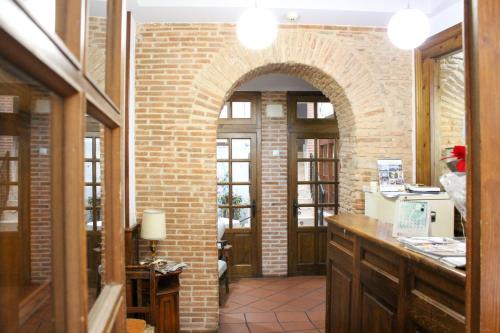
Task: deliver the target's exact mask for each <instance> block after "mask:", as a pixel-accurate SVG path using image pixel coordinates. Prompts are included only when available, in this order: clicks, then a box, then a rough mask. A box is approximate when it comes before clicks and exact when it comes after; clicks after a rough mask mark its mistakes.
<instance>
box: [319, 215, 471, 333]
mask: <svg viewBox="0 0 500 333" xmlns="http://www.w3.org/2000/svg"><path fill="white" fill-rule="evenodd" d="M327 220H328V235H327V237H328V262H327V277H328V281H327V310H326V311H327V315H326V332H331V333H343V332H370V333H376V332H381V333H382V332H383V333H386V332H454V333H456V332H464V331H465V317H464V314H465V305H464V301H465V272H464V271H462V270H458V269H454V268H450V267H448V266H446V265H444V264H442V263H441V262H439V261H437V260H434V259H431V258H428V257H426V256H424V255H421V254H419V253H416V252H413V251H410V250H408V249H406V248H405V247H404V246H403V245H401V244H400V243H399V242H398V241H397V240H396V239H395V238H393V237H392V236H391V234H392V225H391V224H386V223H381V222H378V221H377V220H374V219H371V218H369V217H366V216H362V215H347V214H341V215H337V216H332V217H329V218H327Z"/></svg>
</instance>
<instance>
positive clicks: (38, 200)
mask: <svg viewBox="0 0 500 333" xmlns="http://www.w3.org/2000/svg"><path fill="white" fill-rule="evenodd" d="M49 125H50V115H49V114H38V113H32V114H31V145H30V148H31V157H30V158H31V161H30V162H31V184H30V190H31V220H30V226H31V280H32V281H33V282H42V281H45V280H51V273H52V259H51V256H52V255H51V253H52V234H51V233H52V228H51V223H52V220H51V200H50V195H51V191H50V186H51V185H50V184H51V181H50V127H49ZM44 149H46V151H44Z"/></svg>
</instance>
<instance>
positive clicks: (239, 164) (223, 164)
mask: <svg viewBox="0 0 500 333" xmlns="http://www.w3.org/2000/svg"><path fill="white" fill-rule="evenodd" d="M233 107H234V106H233ZM241 107H242V108H244V106H241ZM233 110H234V108H233ZM256 181H257V163H256V134H255V133H220V134H219V138H218V139H217V205H218V220H219V223H224V224H225V226H226V230H225V234H224V239H225V240H227V241H229V243H230V244H231V245H232V246H233V248H232V252H233V260H232V263H231V264H232V267H231V274H232V275H233V276H236V277H238V276H239V277H249V276H255V274H256V272H257V247H255V246H250V245H251V244H255V243H256V242H257V229H256V224H255V220H256V199H257V196H256V193H257V188H256ZM240 259H241V260H240Z"/></svg>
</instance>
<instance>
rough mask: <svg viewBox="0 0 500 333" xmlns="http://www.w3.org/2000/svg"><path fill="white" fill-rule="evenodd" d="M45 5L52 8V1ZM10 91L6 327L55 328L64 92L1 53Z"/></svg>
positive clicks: (5, 117) (4, 204)
mask: <svg viewBox="0 0 500 333" xmlns="http://www.w3.org/2000/svg"><path fill="white" fill-rule="evenodd" d="M33 3H35V2H33ZM0 7H1V5H0ZM42 7H44V8H43V10H44V12H45V14H48V11H49V10H51V8H50V3H49V2H45V1H44V5H43V6H42ZM42 7H39V8H42ZM2 9H3V8H2ZM2 9H0V10H2ZM53 9H54V7H52V10H53ZM28 10H30V11H31V12H33V14H34V15H35V17H36V16H37V14H41V13H34V11H32V10H31V8H28ZM53 13H54V12H52V14H53ZM20 29H21V27H20ZM5 92H9V94H11V95H9V97H6V98H2V99H1V100H0V110H1V112H0V124H1V125H5V124H6V123H7V121H8V124H9V126H8V128H6V127H7V126H0V280H1V281H0V284H1V286H0V289H2V291H1V292H0V331H2V332H4V331H5V332H54V331H55V329H54V327H53V322H54V321H55V320H54V313H53V311H52V304H53V299H52V294H53V292H52V288H53V283H52V281H51V280H52V268H53V264H54V265H59V264H61V263H60V262H54V263H53V253H52V243H53V242H52V233H51V230H53V229H54V225H53V219H52V215H51V213H52V202H51V197H52V192H51V189H52V184H51V179H52V175H51V170H52V169H51V161H52V156H51V155H50V153H51V151H52V149H51V148H52V147H51V143H52V137H51V133H52V131H51V126H50V125H51V116H52V112H51V111H52V101H53V100H54V99H56V98H58V97H57V96H55V95H54V94H53V93H52V92H51V91H49V90H47V89H46V88H45V87H44V86H42V85H40V84H38V83H37V82H36V81H35V80H34V79H32V78H30V77H29V76H28V75H26V74H25V73H22V72H21V71H19V70H18V69H16V68H14V67H13V66H12V65H10V64H9V63H7V62H6V61H5V60H4V59H2V58H0V93H5ZM5 99H7V102H8V103H7V104H6V105H4V104H3V102H2V101H5ZM15 105H17V106H19V109H21V110H22V111H23V112H16V110H14V107H15ZM4 111H6V112H4ZM12 133H16V134H18V135H17V136H11V135H12ZM7 154H8V157H9V158H6V157H7V156H6V155H7ZM12 158H18V159H16V160H14V161H13V160H11V159H12ZM28 161H29V163H28ZM18 170H19V172H18ZM12 181H16V182H18V185H17V184H11V182H12ZM58 227H60V226H58ZM56 258H57V257H56ZM59 258H60V257H59ZM5 283H7V284H5ZM5 287H7V288H5ZM6 290H7V292H5V291H6ZM41 296H43V297H41ZM33 300H36V301H35V302H33ZM6 323H8V324H9V327H6V325H5V324H6Z"/></svg>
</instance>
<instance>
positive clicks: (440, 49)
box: [415, 24, 462, 185]
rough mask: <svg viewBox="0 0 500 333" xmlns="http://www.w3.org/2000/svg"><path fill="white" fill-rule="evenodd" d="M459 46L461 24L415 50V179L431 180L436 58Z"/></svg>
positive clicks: (458, 48)
mask: <svg viewBox="0 0 500 333" xmlns="http://www.w3.org/2000/svg"><path fill="white" fill-rule="evenodd" d="M461 48H462V24H457V25H455V26H453V27H451V28H448V29H446V30H444V31H442V32H440V33H438V34H436V35H434V36H432V37H430V38H429V39H427V41H426V42H425V43H424V44H423V45H422V46H420V47H419V48H418V49H416V50H415V89H416V91H415V103H416V105H415V110H416V114H415V122H416V124H415V145H416V182H417V183H419V184H426V185H430V183H431V144H432V143H431V114H432V112H433V110H432V109H433V103H432V100H433V98H432V97H433V96H432V94H433V89H432V87H434V82H433V81H434V76H435V70H434V67H435V63H436V58H438V57H441V56H443V55H446V54H448V53H451V52H454V51H458V50H460V49H461Z"/></svg>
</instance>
